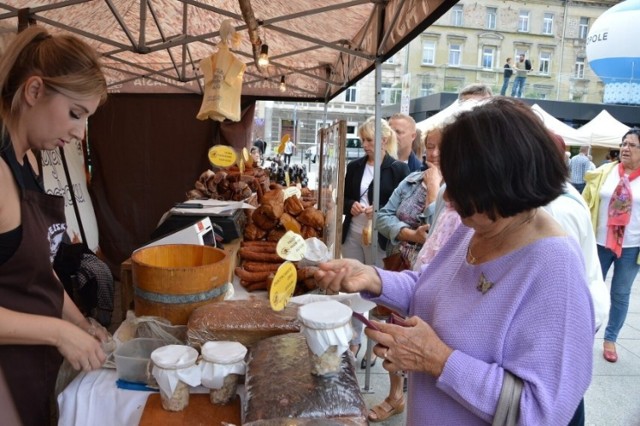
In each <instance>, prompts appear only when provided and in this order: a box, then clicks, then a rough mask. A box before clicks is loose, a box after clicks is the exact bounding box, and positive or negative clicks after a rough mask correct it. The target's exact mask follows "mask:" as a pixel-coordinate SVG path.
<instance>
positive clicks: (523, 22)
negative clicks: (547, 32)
mask: <svg viewBox="0 0 640 426" xmlns="http://www.w3.org/2000/svg"><path fill="white" fill-rule="evenodd" d="M518 31H519V32H521V33H528V32H529V12H527V11H524V10H521V11H520V15H519V16H518Z"/></svg>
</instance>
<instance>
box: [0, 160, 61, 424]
mask: <svg viewBox="0 0 640 426" xmlns="http://www.w3.org/2000/svg"><path fill="white" fill-rule="evenodd" d="M3 157H4V159H5V160H6V161H7V162H8V163H9V166H10V168H11V169H12V172H13V174H14V178H15V179H16V181H17V182H18V183H19V186H20V187H21V191H20V192H21V200H20V208H21V226H22V240H21V241H20V244H19V246H18V249H17V250H16V252H15V254H14V255H13V256H12V257H11V258H9V260H7V261H6V262H5V263H4V264H2V265H0V306H2V307H4V308H6V309H10V310H13V311H17V312H24V313H30V314H36V315H45V316H50V317H55V318H61V317H62V305H63V302H64V293H63V287H62V284H61V283H60V281H59V280H58V279H56V277H55V275H54V273H53V268H52V254H53V253H55V249H57V246H58V245H59V243H60V241H61V240H62V234H63V233H64V231H65V228H66V227H65V215H64V199H63V198H62V197H58V196H52V195H47V194H44V193H41V192H37V191H30V190H24V185H23V184H22V182H23V176H20V170H16V165H17V162H16V161H15V155H9V156H3ZM7 157H9V158H7ZM11 157H13V158H11ZM17 167H20V166H19V165H18V166H17ZM61 363H62V356H61V355H60V353H59V352H58V350H57V349H56V347H55V346H47V345H0V366H1V368H2V370H3V372H4V375H5V379H6V381H7V384H8V387H9V389H10V390H11V395H12V397H13V402H14V404H15V405H16V408H17V410H18V413H19V415H20V417H21V420H22V423H23V424H24V425H25V426H27V425H37V426H42V425H48V424H50V422H51V407H52V405H51V404H52V399H51V398H52V397H54V388H55V383H56V377H57V374H58V369H59V368H60V364H61Z"/></svg>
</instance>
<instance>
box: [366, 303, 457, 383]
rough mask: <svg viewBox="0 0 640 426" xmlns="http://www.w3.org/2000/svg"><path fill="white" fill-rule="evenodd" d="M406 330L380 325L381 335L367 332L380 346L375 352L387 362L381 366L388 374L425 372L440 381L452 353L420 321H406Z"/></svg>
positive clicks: (397, 326) (416, 318)
mask: <svg viewBox="0 0 640 426" xmlns="http://www.w3.org/2000/svg"><path fill="white" fill-rule="evenodd" d="M405 322H406V327H403V326H399V325H395V324H386V323H379V324H376V325H378V328H379V329H380V331H376V330H373V329H371V328H365V331H364V332H365V334H366V335H367V337H369V338H371V339H373V340H375V341H376V342H377V343H378V344H377V345H376V346H374V348H373V351H374V352H375V354H376V355H377V356H379V357H380V358H382V359H384V363H383V364H382V366H383V367H384V368H385V370H387V371H389V372H392V373H394V372H398V371H423V372H426V373H428V374H430V375H432V376H433V377H436V378H437V377H439V376H440V374H441V373H442V370H444V366H445V364H446V363H447V359H449V356H450V355H451V353H452V352H453V349H451V348H450V347H448V346H447V345H446V344H445V343H444V342H443V341H442V340H440V337H438V335H437V334H436V332H435V331H433V329H432V328H431V326H430V325H429V324H427V323H426V322H424V321H423V320H421V319H420V318H418V317H415V316H414V317H411V318H408V319H406V320H405Z"/></svg>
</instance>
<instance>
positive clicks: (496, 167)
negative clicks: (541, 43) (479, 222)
mask: <svg viewBox="0 0 640 426" xmlns="http://www.w3.org/2000/svg"><path fill="white" fill-rule="evenodd" d="M557 151H558V149H557V148H556V146H555V142H554V140H553V138H552V136H551V134H550V133H549V131H548V130H547V129H546V128H545V126H544V124H543V123H542V121H541V120H540V118H539V117H538V116H537V115H536V114H535V113H534V112H533V111H532V110H531V108H530V107H529V106H527V105H525V104H523V103H522V102H520V101H516V100H512V99H510V98H504V97H499V98H493V99H491V100H490V101H488V102H487V103H485V104H482V105H480V106H477V107H475V108H474V109H472V110H470V111H465V112H462V113H461V114H460V115H459V116H458V117H457V118H456V120H455V121H454V122H452V123H451V124H449V125H447V126H446V127H445V128H444V130H443V133H442V146H441V148H440V167H441V170H442V176H443V178H444V180H445V182H446V183H447V196H448V198H449V199H450V200H451V201H452V202H453V205H454V207H455V209H456V211H457V212H458V213H459V214H460V216H462V217H469V216H471V215H473V214H474V213H484V214H486V215H487V216H488V217H489V218H491V219H492V220H495V219H496V218H497V216H501V217H511V216H514V215H516V214H518V213H521V212H523V211H526V210H530V209H533V208H537V207H541V206H544V205H546V204H548V203H549V202H551V201H552V200H554V199H555V198H556V197H558V196H559V195H560V194H562V192H563V185H564V183H565V181H566V179H567V173H568V171H567V166H566V165H565V163H564V160H563V159H562V158H560V156H559V155H557V154H555V153H556V152H557Z"/></svg>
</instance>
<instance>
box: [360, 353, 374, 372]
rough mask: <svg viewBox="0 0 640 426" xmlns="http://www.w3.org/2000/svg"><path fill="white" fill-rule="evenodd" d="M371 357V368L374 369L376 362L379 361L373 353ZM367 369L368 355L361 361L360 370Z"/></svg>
mask: <svg viewBox="0 0 640 426" xmlns="http://www.w3.org/2000/svg"><path fill="white" fill-rule="evenodd" d="M371 356H372V357H373V358H372V359H371V367H373V366H374V365H376V361H377V360H378V357H377V356H376V355H375V354H374V353H372V354H371ZM366 368H367V357H366V355H365V356H363V357H362V361H360V369H361V370H364V369H366Z"/></svg>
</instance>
